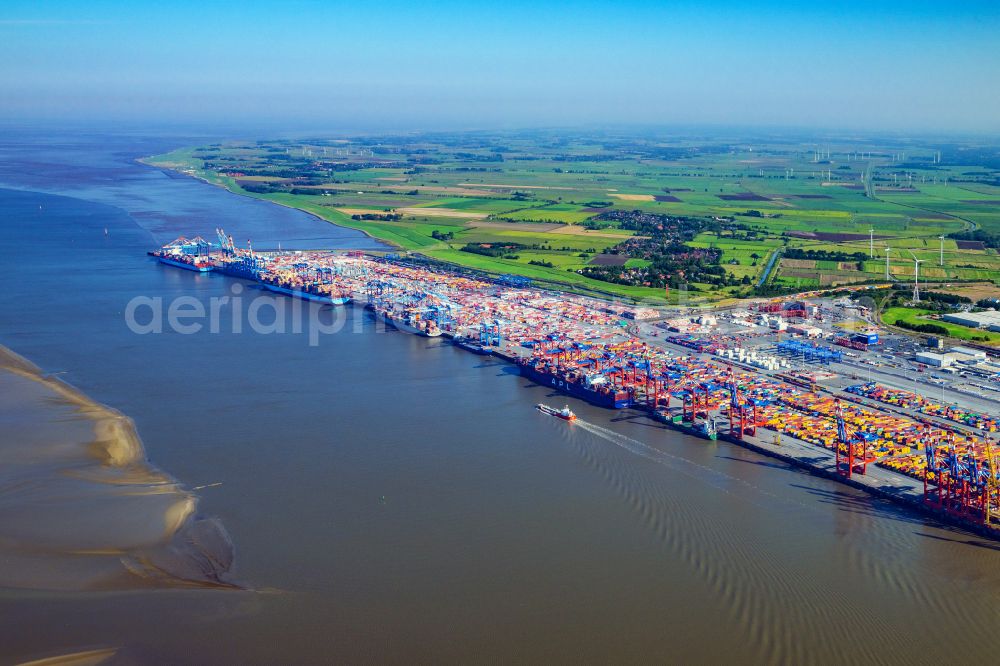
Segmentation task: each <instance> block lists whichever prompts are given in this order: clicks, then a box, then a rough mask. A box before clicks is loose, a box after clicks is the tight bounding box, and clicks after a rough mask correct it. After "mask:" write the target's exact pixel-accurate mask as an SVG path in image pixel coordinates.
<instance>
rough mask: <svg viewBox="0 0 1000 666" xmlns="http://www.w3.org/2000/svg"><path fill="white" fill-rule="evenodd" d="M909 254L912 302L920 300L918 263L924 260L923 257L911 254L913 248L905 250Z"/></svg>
mask: <svg viewBox="0 0 1000 666" xmlns="http://www.w3.org/2000/svg"><path fill="white" fill-rule="evenodd" d="M907 251H908V252H909V253H910V256H911V257H913V302H914V303H919V302H920V264H921V263H922V262H923V261H924V260H923V259H917V255H915V254H913V250H907Z"/></svg>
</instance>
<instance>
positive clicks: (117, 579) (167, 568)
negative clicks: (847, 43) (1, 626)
mask: <svg viewBox="0 0 1000 666" xmlns="http://www.w3.org/2000/svg"><path fill="white" fill-rule="evenodd" d="M0 431H2V432H3V433H4V437H3V440H2V441H0V561H2V562H3V567H0V587H6V588H17V589H31V590H58V591H73V590H130V589H141V588H154V587H167V588H177V587H219V588H236V587H238V586H237V585H236V584H235V583H234V582H233V581H232V580H231V579H230V572H231V568H232V565H233V546H232V543H231V542H230V539H229V536H228V535H227V533H226V531H225V529H224V528H223V527H222V524H221V523H220V522H218V521H217V520H215V519H212V518H206V517H202V516H199V514H198V511H197V507H198V499H197V497H196V496H195V494H194V493H193V492H191V491H189V490H186V489H184V488H183V487H182V486H181V485H180V484H179V483H178V481H177V480H175V479H173V478H171V477H170V476H169V475H167V474H166V473H164V472H163V471H161V470H159V469H157V468H155V467H154V466H153V465H151V464H150V463H149V462H148V461H147V460H146V457H145V451H144V450H143V446H142V442H141V440H140V439H139V436H138V434H137V432H136V430H135V427H134V426H133V424H132V422H131V420H129V419H128V418H127V417H126V416H124V415H122V414H120V413H119V412H117V411H115V410H113V409H111V408H110V407H107V406H105V405H102V404H99V403H97V402H94V401H93V400H91V399H90V398H88V397H87V396H86V395H84V394H82V393H80V392H79V391H77V390H76V389H75V388H74V387H72V386H70V385H69V384H66V383H65V382H62V381H60V380H59V379H57V378H54V377H51V376H46V375H44V374H43V373H42V372H41V371H40V370H39V368H37V367H36V366H34V365H33V364H31V363H30V362H29V361H27V360H26V359H24V358H22V357H20V356H18V355H17V354H15V353H13V352H11V351H10V350H8V349H6V348H3V347H0Z"/></svg>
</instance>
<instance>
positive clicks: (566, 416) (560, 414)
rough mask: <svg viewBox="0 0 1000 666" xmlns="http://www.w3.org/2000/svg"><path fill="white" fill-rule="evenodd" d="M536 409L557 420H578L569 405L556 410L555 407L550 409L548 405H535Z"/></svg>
mask: <svg viewBox="0 0 1000 666" xmlns="http://www.w3.org/2000/svg"><path fill="white" fill-rule="evenodd" d="M535 409H537V410H538V411H540V412H542V413H543V414H548V415H549V416H554V417H556V418H557V419H562V420H563V421H575V420H576V414H574V413H573V412H572V411H570V408H569V405H567V406H565V407H563V408H562V409H556V408H555V407H549V406H548V405H543V404H542V403H538V404H537V405H535Z"/></svg>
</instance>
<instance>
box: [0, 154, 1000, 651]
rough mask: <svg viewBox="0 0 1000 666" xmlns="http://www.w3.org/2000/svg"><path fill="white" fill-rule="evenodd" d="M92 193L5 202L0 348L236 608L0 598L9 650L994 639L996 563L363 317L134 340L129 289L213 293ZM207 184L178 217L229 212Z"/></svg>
mask: <svg viewBox="0 0 1000 666" xmlns="http://www.w3.org/2000/svg"><path fill="white" fill-rule="evenodd" d="M94 150H96V149H94ZM120 152H122V153H127V150H125V149H124V148H123V149H122V150H121V151H120ZM105 158H106V156H105ZM76 160H77V161H80V162H86V156H80V155H77V157H76ZM123 168H124V167H123ZM135 168H137V169H138V168H139V167H135ZM125 173H127V174H132V176H130V177H134V178H135V179H136V181H137V182H140V183H141V181H142V178H144V177H145V176H140V175H138V174H136V173H133V172H131V171H128V170H126V172H125ZM118 177H119V178H120V177H121V176H120V175H119V176H118ZM172 182H183V183H185V185H184V187H185V188H186V187H187V181H172ZM57 184H58V183H56V184H52V183H50V184H49V187H46V188H45V189H48V190H50V191H51V190H53V189H55V187H56V185H57ZM191 184H193V185H197V183H191ZM163 186H164V185H163V183H159V184H157V186H156V187H157V188H160V187H163ZM88 187H91V186H89V185H88ZM114 187H115V188H118V192H119V193H118V194H114V196H112V195H110V194H107V196H106V198H105V199H104V200H103V201H102V202H101V203H95V202H94V201H93V200H92V201H90V202H87V201H82V200H79V199H73V198H60V197H52V196H45V195H39V194H34V193H25V192H20V193H17V192H9V191H6V192H0V211H2V216H3V217H2V219H0V225H2V229H3V233H2V235H0V258H2V261H3V262H4V270H5V271H7V273H8V275H9V274H12V273H16V274H17V275H18V279H17V288H11V289H8V290H6V291H4V292H2V293H0V342H2V343H3V344H6V345H8V346H10V347H12V348H14V349H16V350H17V351H19V352H20V353H22V354H24V355H25V356H27V357H28V358H30V359H32V360H33V361H35V362H36V363H38V364H39V365H40V366H41V367H42V369H43V370H44V371H46V372H60V373H62V374H60V375H59V376H60V377H61V378H63V379H65V380H66V381H68V382H70V383H72V384H73V385H75V386H77V387H79V388H80V389H81V390H82V391H83V392H84V393H86V394H87V395H89V396H91V397H93V398H95V399H96V400H98V401H100V402H102V403H106V404H108V405H111V406H112V407H114V408H116V409H118V410H120V411H121V412H122V413H124V414H127V415H128V416H129V417H131V418H132V419H134V421H135V424H136V428H137V431H138V433H139V435H140V436H141V438H142V442H143V443H144V445H145V449H146V453H147V455H148V456H149V458H150V460H151V461H152V462H153V463H154V464H155V465H156V466H157V467H158V468H160V469H163V470H166V471H167V472H169V474H170V475H171V476H172V477H174V478H176V479H179V480H180V481H181V482H182V483H183V487H184V488H193V487H200V486H211V487H206V488H204V489H202V490H199V491H197V496H198V497H200V502H199V510H198V513H199V515H202V516H205V517H207V518H211V519H214V520H218V521H219V522H220V523H221V524H222V525H224V527H225V529H226V531H227V532H228V533H229V535H230V536H231V538H232V542H233V543H234V545H235V560H234V566H233V570H232V572H231V574H232V576H233V577H234V579H235V580H237V581H238V582H239V583H241V584H243V585H244V586H246V587H247V588H248V589H247V590H244V591H239V590H218V589H212V590H205V589H180V590H176V589H175V590H143V589H139V590H132V591H128V592H120V591H119V592H106V591H75V592H69V593H67V592H59V593H52V592H42V591H37V590H31V591H25V590H23V589H22V590H19V589H8V590H7V591H5V592H3V593H2V594H0V655H2V656H3V657H4V660H5V661H9V660H12V659H14V660H16V659H27V658H38V657H44V656H48V655H52V654H59V653H64V652H73V651H79V650H86V649H102V648H109V649H116V650H117V652H116V653H115V656H114V657H112V659H111V663H114V662H118V663H206V662H215V663H265V662H267V663H274V662H283V663H287V662H308V663H318V662H329V661H352V662H357V661H398V662H407V663H412V662H436V663H440V662H443V661H444V662H449V661H451V662H454V661H465V662H468V661H486V660H505V661H532V662H541V661H544V662H595V661H602V662H607V661H615V662H622V661H631V662H636V661H645V662H648V661H659V662H663V661H672V662H687V663H706V662H708V663H715V662H740V663H746V662H751V663H758V662H771V663H844V662H845V661H847V660H851V661H860V660H865V661H874V662H904V661H905V662H911V663H927V662H930V661H942V660H949V661H963V662H964V661H972V660H974V659H976V660H985V659H990V658H991V657H992V656H993V655H995V654H996V651H997V649H998V648H1000V632H998V631H997V629H998V627H1000V616H998V610H997V609H998V607H1000V604H998V601H1000V577H998V575H997V572H998V571H1000V550H998V547H997V545H996V544H992V543H987V542H984V541H983V540H981V539H979V538H977V537H974V536H970V535H967V534H963V533H961V532H957V531H954V530H950V529H946V528H943V527H940V526H936V525H933V524H929V523H927V522H926V521H925V519H924V518H922V517H920V516H916V515H914V514H911V513H909V512H907V511H904V510H901V509H898V508H896V507H894V506H892V505H889V504H886V503H883V502H881V501H878V500H875V499H872V498H870V497H868V496H865V495H863V494H860V493H857V492H855V491H852V490H850V489H847V488H843V487H841V486H839V485H837V484H834V483H832V482H828V481H824V480H821V479H814V478H811V477H809V476H806V475H804V474H801V473H799V472H796V471H793V470H790V469H788V468H786V467H784V466H783V465H780V464H777V463H775V462H773V461H770V460H768V459H765V458H761V457H758V456H756V455H754V454H751V453H749V452H744V451H742V450H740V449H738V448H735V447H732V446H729V445H726V444H712V445H708V444H706V443H704V442H702V441H700V440H695V439H691V438H687V437H683V436H681V435H679V434H676V433H673V432H671V431H668V430H664V429H663V428H661V427H660V426H659V425H658V424H655V423H653V422H651V421H649V420H647V419H644V418H642V417H640V416H638V415H636V414H631V413H628V412H626V413H611V412H607V411H604V410H600V409H596V408H592V407H590V406H587V405H584V404H580V403H577V402H574V401H571V400H567V399H565V398H563V397H560V396H555V395H551V394H550V393H549V391H548V390H547V389H544V388H541V387H538V386H533V385H531V384H530V383H529V382H526V381H524V380H522V379H521V378H519V377H518V376H516V375H515V374H514V373H512V372H511V369H510V368H509V367H507V366H505V365H504V364H501V363H497V362H495V361H492V360H484V359H483V358H481V357H477V356H473V355H470V354H467V353H464V352H461V351H459V350H456V349H454V348H452V347H450V346H449V345H447V344H446V343H445V342H444V341H441V340H427V339H421V338H416V337H413V336H409V335H406V334H402V333H392V332H379V331H377V330H376V327H375V326H374V324H373V323H372V322H371V321H370V320H369V319H368V317H367V316H366V314H365V313H364V312H363V311H362V310H360V309H359V310H353V309H347V310H343V311H332V310H329V309H323V308H318V309H314V308H312V307H307V308H305V309H303V310H301V311H300V312H299V313H297V314H295V313H290V314H289V315H288V316H289V317H295V316H297V317H301V318H303V319H304V320H308V319H309V318H310V317H313V318H317V320H321V321H324V322H328V323H329V322H333V321H335V320H337V319H338V318H339V319H340V320H342V321H343V326H342V328H341V330H340V332H339V333H336V334H331V335H328V336H324V337H323V338H322V339H321V340H320V344H319V345H318V346H315V347H313V346H310V345H309V341H308V335H307V334H306V333H300V334H294V333H286V334H271V335H253V334H249V333H247V332H243V333H234V332H233V331H232V330H231V328H230V327H228V326H221V327H220V331H219V332H218V333H212V332H210V331H209V330H207V329H206V330H202V331H201V332H199V333H196V334H193V335H182V334H178V333H171V332H165V333H163V334H150V335H145V336H140V335H136V334H134V333H132V332H131V331H130V330H129V329H128V328H127V326H126V325H125V323H124V321H123V315H122V313H123V311H124V310H125V306H126V304H127V303H128V301H129V299H131V298H132V297H134V296H140V295H141V296H148V297H161V298H163V299H165V300H166V301H169V300H170V299H173V298H175V297H178V296H184V295H190V296H194V297H195V298H197V299H199V300H200V301H202V302H204V303H206V304H207V303H208V302H209V301H210V300H211V299H212V298H213V297H220V296H225V295H232V293H233V292H232V288H233V285H234V284H235V282H234V281H232V280H229V279H227V278H222V277H219V276H213V275H196V274H193V273H189V272H185V271H180V270H176V269H170V268H166V267H163V266H160V265H157V264H155V263H152V262H151V261H149V260H148V259H147V258H146V257H145V256H143V252H144V251H145V249H147V247H148V245H149V244H150V243H151V242H152V238H151V234H150V232H149V231H147V230H146V229H144V228H143V227H142V226H141V223H142V222H143V221H144V219H145V218H142V217H139V218H136V217H134V216H132V217H130V216H129V215H128V214H127V213H126V212H125V211H126V210H127V206H126V205H124V203H122V202H121V201H118V200H117V199H116V197H120V196H124V195H122V194H121V192H127V191H128V186H125V185H122V184H121V182H120V181H115V185H114ZM137 187H138V186H137ZM202 187H205V188H206V190H207V191H210V192H213V194H212V195H210V196H209V195H204V194H202V193H199V194H198V195H197V196H199V197H202V196H207V197H208V198H207V199H203V200H201V202H200V203H199V205H200V206H206V207H208V208H209V209H211V207H218V208H219V215H232V211H231V210H229V209H228V208H227V206H228V205H229V202H230V200H231V199H234V198H233V197H228V196H227V195H225V193H223V192H218V195H219V197H216V195H215V194H214V193H215V192H217V191H216V190H213V189H212V188H208V187H207V186H202ZM140 190H141V187H140ZM66 191H67V192H69V193H72V188H71V187H69V186H67V188H66ZM185 191H186V190H185ZM175 194H176V197H180V198H181V199H183V196H184V195H183V192H182V191H181V190H178V191H177V192H176V193H175ZM139 195H142V192H141V191H140V192H139V193H138V194H137V196H139ZM88 197H90V198H91V199H94V197H92V196H91V195H89V194H88ZM109 203H113V204H115V205H114V206H109V205H107V204H109ZM39 206H42V208H39ZM283 214H284V213H283ZM161 223H162V220H161V222H158V223H157V224H161ZM262 223H263V222H262ZM105 227H107V228H109V229H110V235H109V236H105V235H104V233H103V229H104V228H105ZM324 231H325V230H324ZM29 243H30V249H31V251H30V253H24V252H20V251H19V250H23V248H25V247H29V245H28V244H29ZM10 284H12V283H10ZM242 295H243V296H244V297H245V298H247V299H254V298H259V297H263V296H264V295H263V294H261V293H260V292H256V291H254V290H247V291H245V292H244V293H243V294H242ZM542 401H544V402H549V403H550V404H556V403H558V404H560V405H561V404H562V403H564V402H569V404H570V405H571V407H572V408H573V409H574V410H575V411H576V412H577V413H578V414H579V415H580V417H581V420H580V421H579V422H577V423H576V424H573V425H569V424H566V423H564V422H562V421H559V420H557V419H552V418H549V417H545V416H544V415H542V414H540V413H538V412H536V411H535V410H533V409H532V406H533V405H534V404H535V403H537V402H542ZM5 441H6V440H5Z"/></svg>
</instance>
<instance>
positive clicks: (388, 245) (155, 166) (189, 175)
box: [135, 155, 407, 252]
mask: <svg viewBox="0 0 1000 666" xmlns="http://www.w3.org/2000/svg"><path fill="white" fill-rule="evenodd" d="M151 157H155V156H154V155H147V156H146V157H137V158H136V159H135V162H136V164H141V165H143V166H145V167H149V168H151V169H158V170H160V171H163V172H164V173H167V172H169V173H174V174H177V175H179V176H182V177H185V178H193V179H194V180H197V181H200V182H202V183H205V184H206V185H211V186H212V187H218V188H219V189H221V190H225V191H226V192H229V193H230V194H233V195H236V196H238V197H245V198H247V199H250V200H252V201H262V202H264V203H269V204H274V205H276V206H282V207H284V208H287V209H289V210H295V211H298V212H300V213H304V214H306V215H309V216H310V217H314V218H316V219H317V220H319V221H320V222H323V223H324V224H332V225H333V226H335V227H340V228H341V229H350V230H351V231H358V232H361V233H362V234H364V235H365V237H366V238H370V239H372V240H373V241H377V242H379V243H382V244H383V245H385V246H386V251H392V250H401V251H404V252H406V251H407V250H406V248H404V247H403V246H402V245H399V244H397V243H394V242H393V241H390V240H385V239H382V238H379V237H378V236H374V235H373V234H372V233H371V232H370V231H368V230H367V229H361V228H356V227H348V226H345V225H343V224H337V223H336V222H334V221H333V220H328V219H326V218H325V217H321V216H319V215H317V214H316V213H313V212H312V211H308V210H305V209H303V208H296V207H295V206H289V205H288V204H284V203H281V202H280V201H272V200H270V199H258V198H257V197H252V196H250V195H249V194H245V193H243V192H234V191H233V190H231V189H230V188H228V187H226V186H225V185H222V184H220V183H213V182H212V181H210V180H209V179H207V178H205V177H203V176H199V175H198V174H194V173H186V172H184V171H179V170H177V169H173V168H171V167H167V166H160V165H158V164H151V163H150V162H147V161H146V160H147V159H149V158H151Z"/></svg>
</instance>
